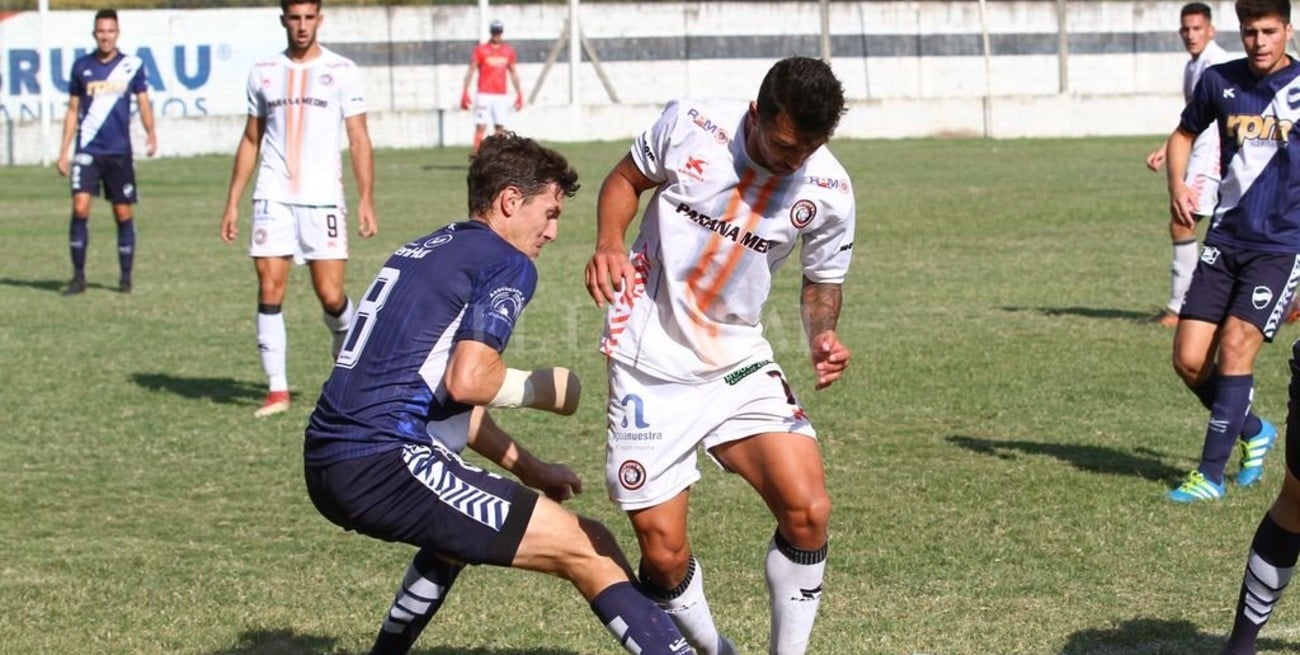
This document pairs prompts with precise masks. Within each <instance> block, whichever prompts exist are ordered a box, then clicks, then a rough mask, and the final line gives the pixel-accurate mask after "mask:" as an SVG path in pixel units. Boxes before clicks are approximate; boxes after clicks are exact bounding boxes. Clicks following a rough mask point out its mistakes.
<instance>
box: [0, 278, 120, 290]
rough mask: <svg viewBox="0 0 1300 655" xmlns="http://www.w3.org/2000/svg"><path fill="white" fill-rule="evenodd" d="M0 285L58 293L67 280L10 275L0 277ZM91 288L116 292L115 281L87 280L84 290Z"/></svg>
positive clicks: (65, 285) (66, 284)
mask: <svg viewBox="0 0 1300 655" xmlns="http://www.w3.org/2000/svg"><path fill="white" fill-rule="evenodd" d="M0 285H3V286H7V287H26V288H28V289H37V290H39V291H57V292H59V293H63V290H64V289H65V288H66V287H67V286H68V281H67V280H15V279H14V278H11V277H0ZM91 289H109V290H111V291H113V292H117V283H116V282H115V283H113V284H112V285H111V286H110V285H107V284H100V283H98V282H87V283H86V290H87V291H89V290H91Z"/></svg>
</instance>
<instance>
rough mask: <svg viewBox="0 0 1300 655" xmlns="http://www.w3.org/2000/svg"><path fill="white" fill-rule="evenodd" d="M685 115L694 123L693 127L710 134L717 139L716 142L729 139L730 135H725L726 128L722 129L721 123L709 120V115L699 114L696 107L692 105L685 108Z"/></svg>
mask: <svg viewBox="0 0 1300 655" xmlns="http://www.w3.org/2000/svg"><path fill="white" fill-rule="evenodd" d="M686 115H687V116H688V117H690V119H691V122H692V123H695V127H698V128H700V129H701V130H704V132H705V133H706V134H712V135H713V140H714V141H717V142H718V143H726V142H728V141H730V140H731V137H729V136H727V130H725V129H723V127H722V126H721V125H718V124H717V123H714V122H713V121H711V120H709V117H708V116H705V115H704V114H701V113H700V111H699V110H698V109H695V108H694V107H692V108H691V109H687V110H686Z"/></svg>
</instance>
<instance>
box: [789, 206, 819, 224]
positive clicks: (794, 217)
mask: <svg viewBox="0 0 1300 655" xmlns="http://www.w3.org/2000/svg"><path fill="white" fill-rule="evenodd" d="M814 218H817V205H814V204H813V201H811V200H808V199H807V198H804V199H803V200H798V201H796V202H795V203H794V204H793V205H791V206H790V224H791V225H793V226H795V228H796V229H799V230H802V229H804V228H805V227H808V224H809V223H811V222H813V219H814Z"/></svg>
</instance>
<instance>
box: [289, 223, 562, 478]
mask: <svg viewBox="0 0 1300 655" xmlns="http://www.w3.org/2000/svg"><path fill="white" fill-rule="evenodd" d="M536 288H537V268H536V266H534V265H533V262H532V260H530V259H528V257H527V256H525V255H524V254H523V253H522V252H520V251H519V250H517V249H516V248H515V247H514V246H511V245H510V244H509V243H508V242H506V241H505V240H504V239H502V238H501V237H500V236H498V235H497V234H496V233H495V232H493V231H492V230H491V229H490V228H488V227H487V226H486V225H484V224H483V223H481V222H478V221H467V222H464V223H453V224H451V225H448V226H446V227H443V228H442V229H440V230H438V231H436V232H433V233H432V234H428V235H425V236H423V237H420V238H418V239H415V240H413V241H411V242H409V243H407V244H406V245H405V246H403V247H401V248H399V249H398V250H397V251H396V252H394V253H393V255H392V256H391V257H389V258H388V262H387V263H385V264H384V267H383V268H382V269H381V270H380V271H379V275H377V276H376V277H375V281H374V282H372V283H371V284H370V287H369V288H368V289H366V292H365V295H364V296H363V297H362V298H361V302H360V303H359V304H358V305H357V309H356V317H355V319H354V320H353V322H352V328H351V329H350V330H349V331H348V335H347V339H346V340H345V342H344V345H343V349H342V350H341V351H340V352H339V357H338V361H337V362H336V363H335V365H334V369H333V371H332V372H331V373H330V377H329V379H328V380H327V381H326V382H325V387H324V389H323V390H322V391H321V395H320V400H318V401H317V403H316V410H315V411H314V412H313V413H312V415H311V420H310V421H309V422H308V425H307V434H306V444H305V451H306V462H307V464H308V465H310V466H325V465H329V464H333V463H335V462H339V461H342V460H347V459H352V458H356V457H364V456H368V455H373V454H376V453H380V452H384V451H387V450H392V449H396V448H400V447H402V446H403V445H404V444H408V443H414V444H424V445H428V444H430V443H431V441H432V440H433V439H437V440H438V441H439V442H440V443H441V444H442V445H444V446H446V447H448V448H450V449H451V450H453V451H457V452H459V451H460V450H462V449H463V448H464V447H465V440H466V437H467V435H468V426H469V417H470V410H471V409H472V408H471V406H469V405H465V404H462V403H458V402H455V401H453V400H451V399H450V398H448V396H447V389H446V387H445V386H444V385H443V382H442V378H443V374H444V373H445V371H446V369H447V363H448V360H449V359H450V356H451V352H452V350H453V348H454V347H455V345H456V343H457V342H459V341H462V340H465V339H472V340H474V341H479V342H482V343H484V344H487V345H488V346H491V347H492V348H494V349H496V351H497V352H501V351H503V350H504V349H505V347H506V344H507V343H508V342H509V341H510V335H511V334H512V333H513V332H514V328H515V321H516V320H517V319H518V317H519V313H520V312H522V311H523V309H524V306H525V305H527V304H528V301H529V300H530V299H532V296H533V291H534V290H535V289H536Z"/></svg>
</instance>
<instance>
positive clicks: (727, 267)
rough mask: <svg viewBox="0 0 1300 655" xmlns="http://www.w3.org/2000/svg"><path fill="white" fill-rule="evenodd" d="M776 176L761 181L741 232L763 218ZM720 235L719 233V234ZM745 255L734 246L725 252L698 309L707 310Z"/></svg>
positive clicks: (750, 230) (776, 179)
mask: <svg viewBox="0 0 1300 655" xmlns="http://www.w3.org/2000/svg"><path fill="white" fill-rule="evenodd" d="M777 182H778V178H777V177H776V176H775V175H773V176H771V177H769V178H768V179H767V181H766V182H764V183H763V186H762V187H761V188H759V190H758V198H756V199H755V201H754V204H753V206H752V207H751V208H750V210H749V220H748V221H746V222H745V229H744V231H743V232H741V234H742V235H743V234H749V233H751V232H753V231H754V230H756V229H758V224H759V223H760V222H761V221H762V220H763V210H764V209H766V208H767V203H768V201H769V200H771V199H772V192H773V191H774V190H776V185H777ZM719 236H721V235H719ZM744 256H745V249H744V248H740V247H736V248H732V249H731V251H730V252H728V253H727V261H726V263H724V264H723V265H722V271H721V272H720V273H718V275H717V277H715V278H713V287H712V288H710V289H709V290H708V291H706V292H705V293H704V295H703V296H702V297H700V299H699V300H700V310H701V311H707V310H708V309H709V307H712V306H713V302H714V301H715V300H717V299H718V294H720V293H722V287H724V286H726V284H727V281H728V280H730V279H731V275H732V273H735V272H736V266H737V265H739V264H740V258H741V257H744Z"/></svg>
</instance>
